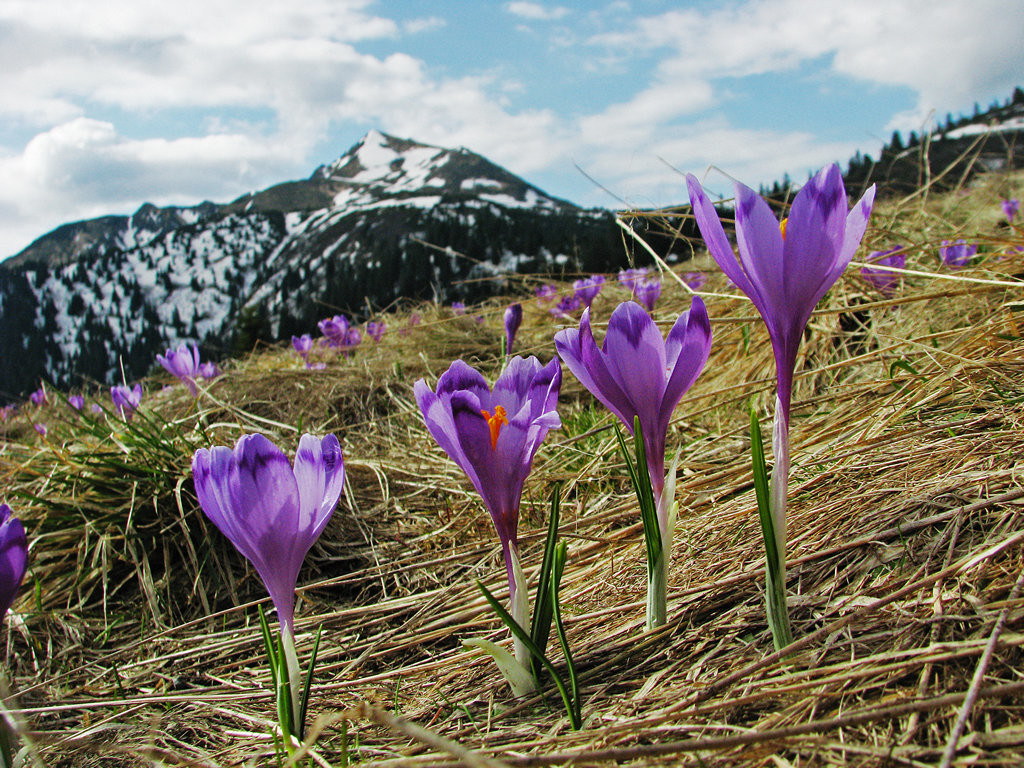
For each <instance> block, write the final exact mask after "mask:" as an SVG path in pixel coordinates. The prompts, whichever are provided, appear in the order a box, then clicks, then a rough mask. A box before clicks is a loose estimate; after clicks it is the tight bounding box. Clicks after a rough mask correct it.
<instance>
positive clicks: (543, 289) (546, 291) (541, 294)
mask: <svg viewBox="0 0 1024 768" xmlns="http://www.w3.org/2000/svg"><path fill="white" fill-rule="evenodd" d="M533 292H534V294H536V296H537V306H540V307H542V306H544V305H545V304H547V303H548V302H551V301H554V300H555V297H556V296H557V295H558V289H557V288H555V286H553V285H551V284H550V283H545V284H544V285H540V286H538V287H536V288H534V289H533Z"/></svg>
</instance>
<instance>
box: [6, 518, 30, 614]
mask: <svg viewBox="0 0 1024 768" xmlns="http://www.w3.org/2000/svg"><path fill="white" fill-rule="evenodd" d="M27 562H28V542H27V541H26V539H25V527H24V526H23V525H22V524H21V520H19V519H18V518H16V517H14V516H13V515H12V513H11V508H10V507H9V506H7V505H6V504H0V620H2V619H3V618H4V616H6V615H7V611H9V610H10V608H11V606H12V605H13V604H14V597H15V595H17V594H18V587H20V586H21V580H22V579H23V578H24V577H25V565H26V563H27Z"/></svg>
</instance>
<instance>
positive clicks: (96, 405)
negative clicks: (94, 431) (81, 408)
mask: <svg viewBox="0 0 1024 768" xmlns="http://www.w3.org/2000/svg"><path fill="white" fill-rule="evenodd" d="M89 410H90V411H92V412H93V413H95V414H96V415H97V416H99V415H100V414H101V413H103V406H101V405H100V404H99V403H93V404H92V405H90V406H89Z"/></svg>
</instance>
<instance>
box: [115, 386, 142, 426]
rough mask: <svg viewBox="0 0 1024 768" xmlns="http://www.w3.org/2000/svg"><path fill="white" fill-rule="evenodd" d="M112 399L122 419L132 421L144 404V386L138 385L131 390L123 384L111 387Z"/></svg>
mask: <svg viewBox="0 0 1024 768" xmlns="http://www.w3.org/2000/svg"><path fill="white" fill-rule="evenodd" d="M110 399H111V400H113V401H114V408H116V409H117V411H118V413H120V414H121V418H122V419H124V420H125V421H131V420H132V416H133V415H134V414H135V410H136V409H137V408H138V407H139V404H140V403H141V402H142V385H141V384H136V385H135V386H134V387H132V388H131V389H128V387H127V386H124V385H121V384H118V385H117V386H114V387H111V388H110Z"/></svg>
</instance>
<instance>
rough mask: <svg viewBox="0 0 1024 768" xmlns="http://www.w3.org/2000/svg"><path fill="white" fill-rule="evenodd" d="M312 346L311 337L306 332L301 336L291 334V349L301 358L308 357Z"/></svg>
mask: <svg viewBox="0 0 1024 768" xmlns="http://www.w3.org/2000/svg"><path fill="white" fill-rule="evenodd" d="M312 348H313V337H312V336H310V335H309V334H308V333H304V334H302V335H301V336H292V349H294V350H295V351H296V352H297V353H298V354H299V357H301V358H302V359H303V360H305V359H306V358H307V357H309V351H310V350H311V349H312Z"/></svg>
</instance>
